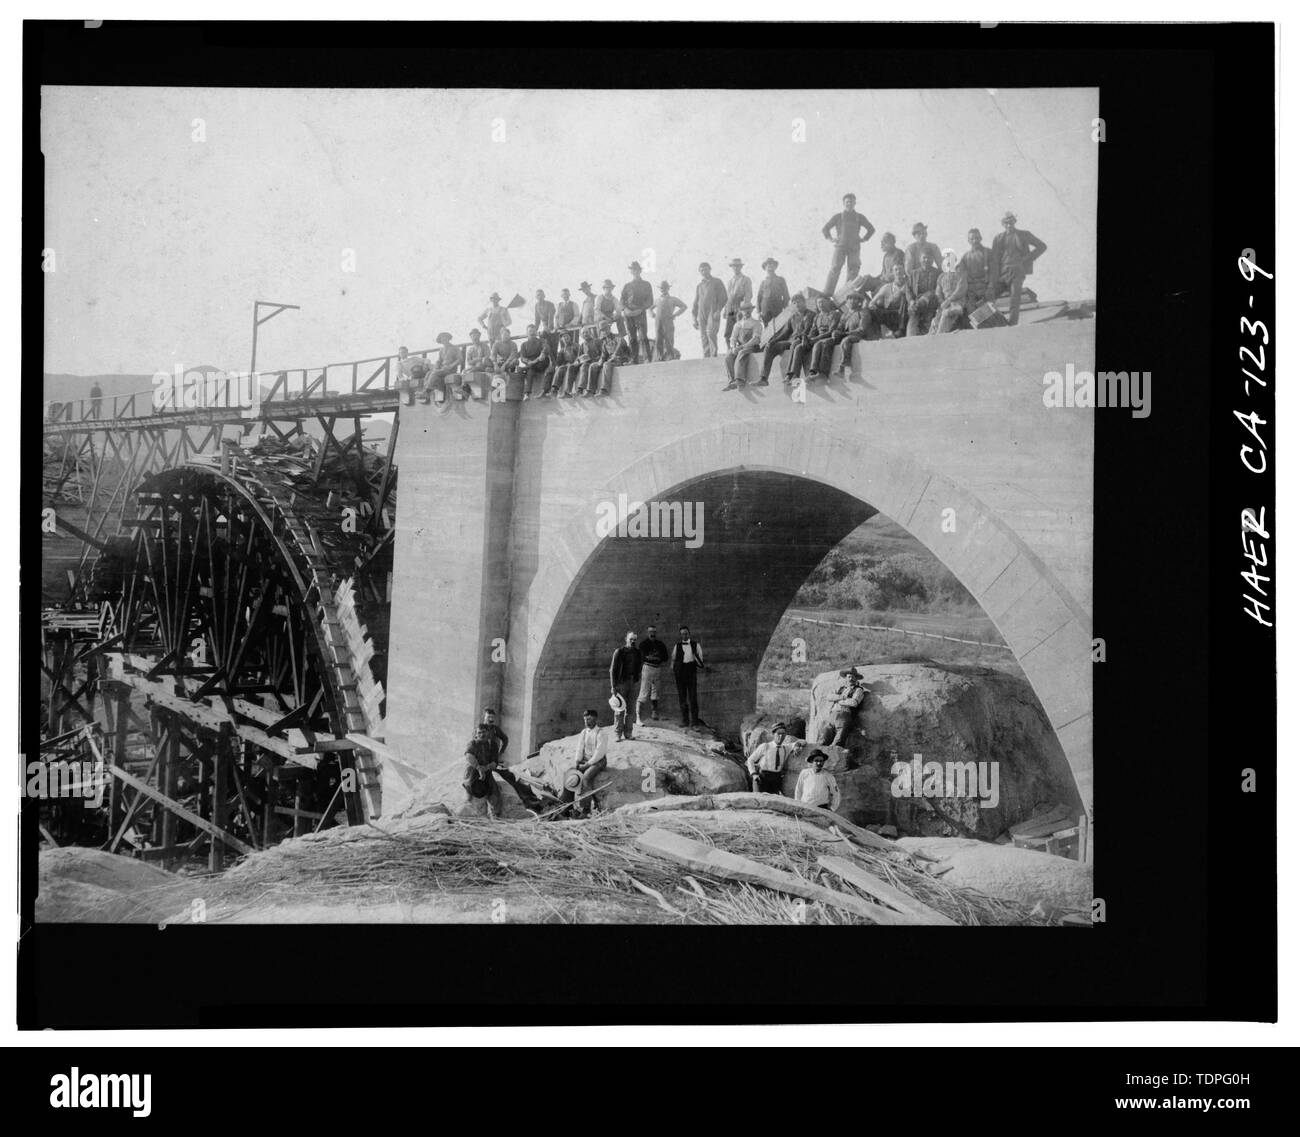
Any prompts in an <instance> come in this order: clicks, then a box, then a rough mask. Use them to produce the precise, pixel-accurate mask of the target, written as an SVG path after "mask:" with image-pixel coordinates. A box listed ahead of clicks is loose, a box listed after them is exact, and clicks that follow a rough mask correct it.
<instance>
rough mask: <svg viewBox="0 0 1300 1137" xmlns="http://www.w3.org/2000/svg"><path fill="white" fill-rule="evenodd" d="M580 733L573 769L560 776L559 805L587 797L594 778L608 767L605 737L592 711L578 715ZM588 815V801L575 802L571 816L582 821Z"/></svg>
mask: <svg viewBox="0 0 1300 1137" xmlns="http://www.w3.org/2000/svg"><path fill="white" fill-rule="evenodd" d="M582 722H583V729H582V733H581V734H579V735H578V741H577V744H576V746H575V747H574V751H573V757H574V765H573V767H572V769H570V770H569V771H567V772H566V773H565V774H564V776H563V779H562V781H563V785H561V786H560V787H558V788H559V790H560V794H559V798H560V800H561V801H562V802H566V803H567V802H572V801H574V799H576V798H579V797H582V796H583V795H584V794H589V793H590V792H591V791H592V790H593V789H594V788H595V785H596V776H597V775H598V774H599V773H600V772H601V771H602V770H603V769H605V767H606V766H608V765H609V759H608V758H607V757H606V753H605V748H606V742H605V733H604V731H602V730H601V729H600V727H598V726H597V725H596V712H595V711H594V710H592V709H590V708H589V709H588V710H585V711H583V713H582ZM590 812H591V798H590V797H587V798H586V799H585V800H583V801H581V802H578V804H577V805H576V806H575V807H574V816H575V817H583V816H585V815H586V814H588V813H590Z"/></svg>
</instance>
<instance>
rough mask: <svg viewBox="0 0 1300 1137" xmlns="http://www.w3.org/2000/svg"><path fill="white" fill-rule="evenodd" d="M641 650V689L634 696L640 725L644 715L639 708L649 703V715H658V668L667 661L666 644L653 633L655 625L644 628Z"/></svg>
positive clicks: (637, 721)
mask: <svg viewBox="0 0 1300 1137" xmlns="http://www.w3.org/2000/svg"><path fill="white" fill-rule="evenodd" d="M640 650H641V690H640V691H638V692H637V697H636V725H637V726H640V725H641V723H642V722H643V721H644V719H645V716H644V715H643V714H642V712H641V708H642V707H643V706H644V705H645V704H646V703H647V702H648V703H649V704H650V717H651V718H652V719H657V718H658V717H659V675H660V669H661V668H662V667H663V665H664V664H665V663H667V662H668V645H667V644H665V643H664V642H663V640H661V639H659V637H658V636H656V635H655V626H654V625H653V624H651V625H650V626H649V627H648V628H646V630H645V639H643V640H642V641H641V643H640Z"/></svg>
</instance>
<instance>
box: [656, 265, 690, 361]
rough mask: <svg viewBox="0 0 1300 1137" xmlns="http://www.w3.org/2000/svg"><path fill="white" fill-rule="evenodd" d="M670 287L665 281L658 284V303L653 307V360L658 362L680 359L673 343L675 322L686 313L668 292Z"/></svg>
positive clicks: (675, 298) (681, 304) (679, 353)
mask: <svg viewBox="0 0 1300 1137" xmlns="http://www.w3.org/2000/svg"><path fill="white" fill-rule="evenodd" d="M671 287H672V286H671V285H670V284H669V283H668V281H666V280H661V281H660V282H659V303H658V304H657V305H655V359H657V360H659V361H660V362H665V361H667V360H670V359H681V357H682V353H681V352H680V351H678V350H677V348H676V347H675V346H673V341H674V339H675V338H676V328H675V322H676V320H677V317H678V316H680V315H681V314H682V313H683V312H685V311H686V305H685V304H683V303H682V302H681V301H680V300H678V299H677V297H676V296H673V295H672V294H671V293H670V292H669V288H671Z"/></svg>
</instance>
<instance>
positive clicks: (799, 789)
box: [794, 750, 840, 813]
mask: <svg viewBox="0 0 1300 1137" xmlns="http://www.w3.org/2000/svg"><path fill="white" fill-rule="evenodd" d="M826 760H827V758H826V751H824V750H814V751H813V752H812V753H811V754H809V755H808V765H807V766H805V767H804V768H803V769H802V770H801V771H799V780H798V781H797V782H796V783H795V785H794V800H795V801H801V802H803V803H804V805H815V806H817V807H818V808H819V809H829V810H830V811H831V812H832V813H834V812H835V811H836V810H837V809H839V807H840V787H839V786H838V785H837V784H836V781H835V775H834V774H828V773H827V772H826Z"/></svg>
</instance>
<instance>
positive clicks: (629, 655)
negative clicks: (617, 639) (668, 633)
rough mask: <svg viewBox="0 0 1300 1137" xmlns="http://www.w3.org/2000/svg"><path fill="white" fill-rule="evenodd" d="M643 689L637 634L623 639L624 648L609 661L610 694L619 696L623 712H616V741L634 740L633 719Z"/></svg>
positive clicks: (617, 650) (632, 633) (630, 634)
mask: <svg viewBox="0 0 1300 1137" xmlns="http://www.w3.org/2000/svg"><path fill="white" fill-rule="evenodd" d="M640 688H641V649H640V648H638V647H637V646H636V632H628V633H627V635H625V636H624V637H623V646H622V647H620V648H615V649H614V654H613V655H612V656H611V657H610V660H609V693H610V695H611V696H617V697H618V699H619V700H620V706H621V707H622V710H616V711H615V712H614V741H615V742H622V741H623V739H624V738H626V739H627V740H628V741H629V742H630V741H631V740H632V719H633V718H634V717H635V716H636V703H637V694H638V692H639V691H640Z"/></svg>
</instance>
